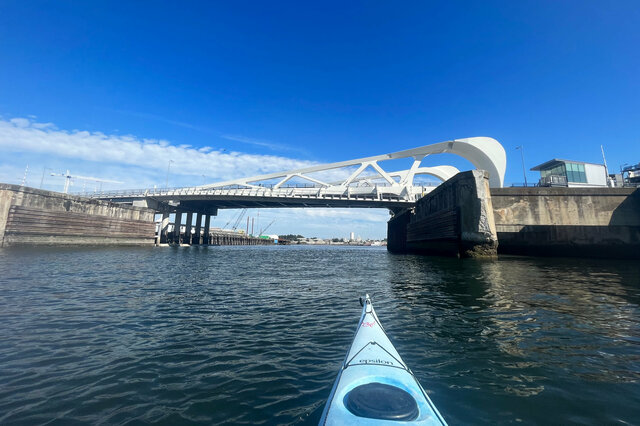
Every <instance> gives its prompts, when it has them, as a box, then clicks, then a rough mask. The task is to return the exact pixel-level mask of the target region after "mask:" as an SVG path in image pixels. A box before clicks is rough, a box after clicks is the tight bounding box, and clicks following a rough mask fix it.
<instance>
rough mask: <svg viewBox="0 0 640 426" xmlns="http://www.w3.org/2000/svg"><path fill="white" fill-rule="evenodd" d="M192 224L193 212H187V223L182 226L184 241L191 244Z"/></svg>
mask: <svg viewBox="0 0 640 426" xmlns="http://www.w3.org/2000/svg"><path fill="white" fill-rule="evenodd" d="M192 224H193V212H189V213H187V223H186V224H185V227H184V241H185V243H186V244H189V245H191V225H192Z"/></svg>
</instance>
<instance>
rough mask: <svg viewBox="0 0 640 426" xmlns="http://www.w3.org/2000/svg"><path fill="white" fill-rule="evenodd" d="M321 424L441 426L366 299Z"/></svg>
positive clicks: (441, 419) (434, 409) (435, 413)
mask: <svg viewBox="0 0 640 426" xmlns="http://www.w3.org/2000/svg"><path fill="white" fill-rule="evenodd" d="M360 302H361V303H362V305H363V307H362V316H361V317H360V322H359V323H358V328H357V329H356V333H355V336H354V338H353V342H352V343H351V347H350V348H349V351H348V352H347V356H346V358H345V360H344V362H343V363H342V368H341V369H340V372H339V373H338V377H337V378H336V381H335V383H334V385H333V389H332V390H331V395H330V396H329V400H328V401H327V404H326V405H325V407H324V411H323V413H322V418H321V419H320V424H321V425H338V424H340V425H341V424H350V425H382V424H393V425H401V424H410V425H414V424H416V425H438V426H441V425H446V424H447V423H446V422H445V421H444V419H443V418H442V416H441V415H440V413H439V412H438V409H437V408H436V407H435V405H433V403H432V402H431V400H430V399H429V397H428V396H427V394H426V392H425V391H424V389H422V386H420V383H419V382H418V379H416V377H415V376H414V375H413V373H412V372H411V370H410V369H409V367H407V365H406V364H405V363H404V361H402V358H400V355H399V354H398V352H397V351H396V348H394V347H393V345H392V344H391V342H390V341H389V338H388V337H387V334H386V333H385V331H384V328H383V327H382V324H380V320H379V319H378V316H377V315H376V313H375V311H374V310H373V305H372V304H371V299H370V298H369V295H368V294H367V295H366V296H365V298H364V300H363V299H360Z"/></svg>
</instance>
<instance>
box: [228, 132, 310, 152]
mask: <svg viewBox="0 0 640 426" xmlns="http://www.w3.org/2000/svg"><path fill="white" fill-rule="evenodd" d="M220 137H221V138H222V139H227V140H230V141H234V142H240V143H244V144H248V145H253V146H261V147H264V148H268V149H270V150H272V151H291V152H299V153H302V154H306V151H305V150H303V149H300V148H295V147H292V146H289V145H284V144H279V143H274V142H271V141H266V140H263V139H256V138H249V137H247V136H242V135H220Z"/></svg>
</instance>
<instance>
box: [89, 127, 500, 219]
mask: <svg viewBox="0 0 640 426" xmlns="http://www.w3.org/2000/svg"><path fill="white" fill-rule="evenodd" d="M443 153H450V154H457V155H459V156H461V157H463V158H465V159H467V160H469V161H470V162H471V163H472V164H473V165H474V166H475V167H476V168H478V169H482V170H486V171H488V172H489V184H490V186H491V187H502V186H503V182H504V174H505V170H506V163H507V162H506V154H505V151H504V148H503V147H502V145H501V144H500V143H499V142H498V141H496V140H495V139H492V138H488V137H474V138H466V139H454V140H451V141H445V142H440V143H436V144H432V145H425V146H421V147H418V148H413V149H408V150H404V151H398V152H394V153H390V154H383V155H376V156H372V157H366V158H359V159H355V160H348V161H340V162H336V163H330V164H321V165H316V166H311V167H306V168H301V169H297V170H290V171H285V172H279V173H270V174H263V175H259V176H251V177H247V178H241V179H234V180H228V181H223V182H217V183H212V184H207V185H201V186H193V187H184V188H175V189H168V188H165V189H141V190H127V191H117V192H100V193H96V194H93V195H92V197H93V198H98V199H103V200H109V201H113V202H120V203H133V204H135V205H144V206H146V207H149V208H154V209H156V211H158V212H165V213H166V212H199V213H203V214H216V213H217V210H218V209H236V208H253V207H255V208H264V207H377V208H388V209H390V210H394V211H396V210H398V209H404V208H409V207H412V206H413V205H414V204H415V202H416V200H417V199H418V198H420V197H422V196H423V195H424V194H426V193H428V192H430V191H431V190H433V189H434V188H435V186H436V185H429V186H425V185H421V184H416V183H414V178H415V177H416V176H419V175H430V176H434V177H436V178H438V179H439V180H441V181H445V180H447V179H449V178H451V177H453V176H454V175H455V174H457V173H458V172H459V170H458V169H457V168H455V167H453V166H449V165H441V166H436V167H422V165H421V163H422V161H423V160H424V159H425V158H426V157H427V156H430V155H434V154H443ZM398 159H412V160H413V162H412V164H411V167H410V168H408V169H405V170H396V171H387V170H385V169H383V168H382V166H381V165H380V163H383V162H384V161H388V160H398ZM345 176H346V178H345ZM338 177H339V179H338ZM336 179H337V180H336ZM293 182H297V183H296V184H293V185H292V183H293ZM300 182H302V183H300Z"/></svg>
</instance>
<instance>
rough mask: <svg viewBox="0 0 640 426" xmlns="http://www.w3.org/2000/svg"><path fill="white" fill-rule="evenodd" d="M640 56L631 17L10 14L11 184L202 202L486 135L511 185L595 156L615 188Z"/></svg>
mask: <svg viewBox="0 0 640 426" xmlns="http://www.w3.org/2000/svg"><path fill="white" fill-rule="evenodd" d="M638 46H640V6H639V5H638V2H637V1H636V0H629V1H625V0H616V1H613V2H603V1H589V0H579V1H564V0H563V1H517V2H514V1H465V2H459V1H447V2H430V1H419V2H401V3H398V2H383V1H362V2H358V1H353V2H332V1H323V2H317V3H312V2H286V1H276V2H243V1H234V2H214V1H207V2H189V1H184V2H180V3H179V4H178V3H173V2H151V1H149V2H144V1H140V2H118V1H111V2H78V1H64V0H60V1H56V2H49V1H29V2H25V1H12V0H5V1H3V2H2V4H1V5H0V182H5V183H21V182H22V181H23V180H26V184H27V185H29V186H33V187H36V188H37V187H42V188H44V189H51V190H58V191H60V190H62V188H63V183H64V179H63V178H62V177H59V176H51V173H63V172H65V171H66V170H69V171H70V172H71V174H72V175H73V174H76V175H81V176H89V177H96V178H100V179H104V180H111V181H117V182H122V183H107V182H105V183H102V188H103V189H107V188H112V189H127V188H141V187H143V188H145V187H149V188H150V187H153V186H158V187H164V186H165V185H166V184H167V183H168V185H169V186H172V187H175V186H193V185H200V184H203V183H212V182H216V181H221V180H228V179H233V178H240V177H243V176H252V175H256V174H261V173H269V172H277V171H284V170H288V169H293V168H297V167H303V166H308V165H312V164H321V163H327V162H334V161H342V160H349V159H354V158H360V157H367V156H372V155H378V154H384V153H389V152H395V151H399V150H402V149H409V148H414V147H418V146H422V145H427V144H431V143H437V142H441V141H445V140H451V139H454V138H465V137H473V136H489V137H492V138H495V139H496V140H498V141H499V142H500V143H501V144H502V145H503V146H504V148H505V151H506V153H507V172H506V177H505V185H507V186H508V185H511V184H521V183H522V182H523V181H524V176H523V173H526V177H527V180H528V181H529V183H531V182H536V181H537V179H538V178H539V174H538V172H532V171H530V170H529V169H530V168H531V167H534V166H536V165H538V164H541V163H543V162H545V161H547V160H550V159H552V158H562V159H569V160H577V161H586V162H593V163H602V152H601V148H600V147H601V145H602V146H603V148H604V152H605V155H606V160H607V164H608V166H609V169H610V170H611V171H617V170H619V169H620V167H621V166H622V165H624V164H636V163H639V162H640V77H639V76H640V48H638ZM517 146H522V147H523V150H522V152H521V151H520V150H517V149H516V147H517ZM521 154H523V157H524V166H525V167H524V169H525V170H524V171H523V164H522V160H523V158H522V156H521ZM436 157H437V158H436ZM169 160H172V162H171V163H169ZM429 161H431V164H426V163H425V165H440V164H451V165H454V166H456V167H458V168H460V169H461V170H466V169H470V168H472V165H471V164H470V163H468V162H467V161H466V160H463V159H460V158H458V157H455V156H453V155H441V156H433V157H430V158H429ZM27 166H28V171H27V172H26V173H25V170H26V168H27ZM25 176H26V177H25ZM96 185H97V184H95V183H91V182H87V181H85V182H84V183H83V182H81V181H76V182H75V184H74V186H72V187H71V191H83V190H87V191H89V190H94V189H96ZM235 214H237V212H234V211H227V212H221V213H220V215H219V216H218V217H217V218H216V219H215V220H214V226H224V225H225V224H226V223H227V222H228V221H229V219H232V217H233V216H235ZM249 215H250V216H252V217H258V215H259V217H260V221H261V222H262V223H265V224H266V223H269V222H271V221H273V224H272V226H271V227H270V229H269V233H276V234H289V233H294V234H302V235H305V236H318V237H323V238H330V237H346V236H348V235H349V233H350V232H355V233H356V235H360V236H362V237H363V238H383V237H385V235H386V221H387V219H388V217H389V213H388V212H387V211H386V210H384V209H381V210H380V209H289V210H287V209H280V210H268V209H262V210H260V211H259V212H258V211H250V212H249Z"/></svg>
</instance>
